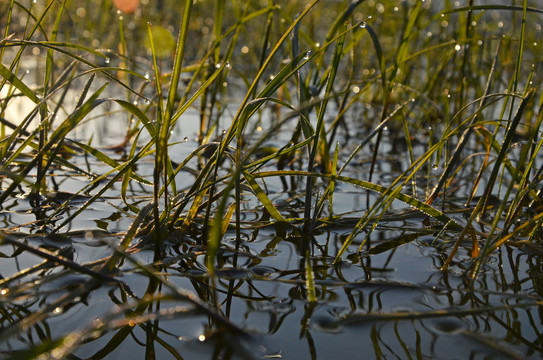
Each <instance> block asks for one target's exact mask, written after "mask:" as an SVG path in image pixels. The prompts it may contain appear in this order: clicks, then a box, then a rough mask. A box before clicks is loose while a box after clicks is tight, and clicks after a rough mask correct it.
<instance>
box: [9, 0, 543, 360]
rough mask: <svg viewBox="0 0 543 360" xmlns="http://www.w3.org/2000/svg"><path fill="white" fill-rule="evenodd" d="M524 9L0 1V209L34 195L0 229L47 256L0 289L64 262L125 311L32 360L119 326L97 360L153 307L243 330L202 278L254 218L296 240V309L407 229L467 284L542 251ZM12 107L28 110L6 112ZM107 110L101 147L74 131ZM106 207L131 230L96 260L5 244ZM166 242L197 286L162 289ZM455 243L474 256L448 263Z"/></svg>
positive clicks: (535, 90)
mask: <svg viewBox="0 0 543 360" xmlns="http://www.w3.org/2000/svg"><path fill="white" fill-rule="evenodd" d="M114 3H115V4H117V6H118V9H117V8H116V7H115V4H114ZM137 3H138V2H137V1H136V2H134V4H137ZM127 6H128V5H127ZM538 6H539V5H538V4H537V3H536V2H533V3H530V2H529V1H521V2H518V4H516V2H513V4H496V5H487V4H485V5H478V4H475V2H474V1H467V2H466V4H460V5H458V4H452V3H451V2H449V1H446V2H437V1H429V0H427V1H382V2H375V1H372V0H368V1H363V0H359V1H353V2H347V1H341V2H334V3H333V4H330V3H326V4H325V3H324V2H319V1H318V0H315V1H312V2H308V3H307V4H305V5H304V6H302V5H301V4H298V3H289V4H284V5H283V4H282V5H279V4H277V3H275V2H274V1H272V0H268V1H263V2H262V1H261V2H238V1H230V2H226V1H215V2H211V1H195V2H192V1H188V2H183V5H182V6H181V5H180V4H179V3H178V2H177V1H158V2H144V1H142V2H141V4H139V6H138V7H136V8H130V7H126V8H125V7H123V6H122V5H119V2H113V3H112V2H111V1H109V0H107V1H106V0H101V1H96V2H94V3H93V4H91V3H90V2H85V1H78V0H72V1H54V0H49V1H38V2H28V4H25V3H21V2H17V1H10V2H8V1H5V2H3V3H2V4H0V13H1V14H3V15H2V18H1V21H2V22H1V23H0V25H1V28H2V29H3V33H2V35H0V60H1V65H0V90H1V91H2V95H1V99H0V120H1V124H0V134H1V139H0V142H1V144H2V148H1V150H0V185H1V192H0V203H1V204H3V205H2V206H3V208H4V209H3V211H7V210H6V209H7V208H9V206H11V205H5V204H10V203H13V202H16V200H15V199H18V198H24V199H25V200H26V199H27V200H28V207H29V209H30V211H31V212H32V213H33V214H35V217H36V219H35V220H33V221H32V222H30V223H26V224H23V223H17V224H15V223H10V222H9V221H6V225H5V228H6V229H5V231H3V232H2V233H1V235H0V238H1V239H2V243H3V244H4V245H9V246H11V247H13V248H14V249H15V253H14V254H12V255H11V256H17V255H18V254H19V253H20V252H28V253H31V254H34V255H35V256H37V257H38V258H40V259H42V260H43V263H41V264H38V265H36V266H35V267H33V268H28V269H25V270H23V271H19V272H17V273H15V274H11V276H9V277H6V278H4V279H3V280H2V281H1V282H0V283H2V284H3V285H2V286H5V289H9V286H11V284H14V283H15V282H16V281H23V282H24V281H25V280H24V279H26V278H28V279H30V278H32V276H34V275H35V274H38V273H40V272H41V271H44V269H49V268H60V267H62V268H63V269H62V270H58V273H56V274H54V275H51V276H52V277H54V276H60V277H61V276H63V275H64V274H65V273H66V270H64V269H67V271H71V272H74V273H79V274H83V275H85V276H88V277H90V278H91V279H92V281H91V282H89V283H88V284H85V285H81V286H79V287H77V289H75V290H72V289H68V290H67V291H69V294H71V296H77V297H79V298H82V297H83V298H84V297H85V296H86V295H88V294H89V293H90V292H91V291H92V290H93V289H94V288H95V287H96V286H98V285H97V284H100V283H108V284H110V285H111V286H114V287H115V289H116V290H115V291H118V293H120V294H121V295H120V297H121V298H122V299H121V300H119V299H117V302H118V303H119V304H120V303H124V304H125V305H123V306H124V307H122V311H124V313H125V314H126V318H124V319H116V320H115V321H110V322H109V321H107V320H104V321H102V320H101V322H100V323H97V324H94V325H92V326H90V327H89V328H85V329H84V330H80V331H81V333H78V335H77V336H78V337H79V338H78V339H77V340H75V338H74V337H73V336H75V335H73V334H72V335H67V336H65V337H63V338H61V339H60V340H56V339H55V341H50V339H49V342H48V341H47V336H43V338H44V339H43V343H44V344H46V346H35V347H34V346H31V347H30V348H31V350H29V352H28V353H27V352H25V353H24V354H25V356H29V357H31V356H35V355H36V356H37V355H40V354H48V353H50V354H53V353H54V352H55V351H57V353H58V354H62V356H64V355H66V354H70V353H71V352H72V351H74V350H75V349H77V348H78V346H80V345H82V343H84V342H86V341H92V337H93V336H96V337H99V336H102V335H103V334H105V333H106V332H109V331H115V335H114V336H113V337H111V338H110V340H109V342H108V343H107V345H106V346H105V347H104V348H103V349H101V350H100V351H98V352H97V353H96V354H95V355H94V357H95V358H102V357H104V356H107V355H108V354H109V353H110V352H111V351H113V350H114V349H115V348H116V347H117V346H119V345H120V344H121V343H122V342H123V341H124V340H125V339H126V338H127V337H128V336H129V335H130V334H131V332H132V329H133V328H134V327H136V326H138V327H140V328H141V330H142V331H143V332H144V333H145V336H146V337H147V338H149V339H150V338H153V337H154V338H159V339H160V337H157V336H158V335H157V333H158V332H159V327H158V325H157V323H158V322H155V321H154V320H156V319H157V316H158V317H160V314H161V312H160V303H161V302H164V303H168V302H177V301H179V302H186V303H187V304H188V305H187V306H188V307H187V308H183V309H177V307H172V308H173V309H177V310H174V311H173V312H172V314H173V313H175V314H176V316H179V317H185V316H187V317H188V316H189V315H190V314H192V313H199V314H205V315H206V316H208V319H209V323H210V326H209V328H210V329H215V330H216V329H220V330H224V329H227V330H231V331H232V332H233V333H236V334H237V333H240V332H242V331H243V330H241V329H240V328H238V327H237V326H236V325H234V323H233V322H231V321H230V306H231V303H232V301H233V300H232V299H233V297H235V294H236V290H235V289H236V286H235V285H234V284H235V283H234V282H233V281H230V283H229V284H228V285H227V286H226V288H227V290H226V295H225V296H224V297H225V299H224V301H223V303H221V301H219V299H220V298H221V296H222V294H219V293H220V291H219V290H218V289H219V288H221V286H220V285H217V283H221V281H223V278H221V275H220V274H221V272H222V271H224V270H225V269H227V270H231V269H234V270H239V269H240V268H241V265H240V264H239V263H238V261H239V259H240V257H243V256H244V251H245V250H244V247H245V246H246V245H245V243H246V242H247V240H245V237H246V236H248V235H247V234H248V233H250V232H251V231H255V232H254V233H251V234H252V235H250V236H251V237H252V238H253V240H254V238H256V237H257V236H258V231H260V229H270V228H272V229H274V231H276V233H277V237H278V240H277V241H287V239H288V240H292V239H296V240H295V243H296V250H297V252H298V255H299V256H300V257H301V258H302V261H300V268H301V269H299V270H300V277H301V278H303V280H304V281H303V282H302V284H303V285H302V287H303V289H304V290H303V297H304V299H305V300H306V301H307V304H308V307H309V308H311V309H313V308H314V306H315V305H316V304H317V303H318V301H320V300H322V299H320V298H319V292H320V291H322V292H324V290H323V289H320V288H322V287H324V285H319V284H320V283H319V281H318V280H319V271H320V270H319V269H321V268H325V269H327V270H326V271H332V270H331V269H334V268H337V267H339V266H341V265H342V264H344V263H345V262H349V261H351V259H352V257H353V256H362V257H365V256H372V255H376V254H379V253H382V252H386V251H389V252H392V253H393V252H394V251H396V249H397V248H399V247H400V246H402V245H404V244H406V243H410V242H412V241H415V239H416V238H417V237H418V234H421V233H424V234H431V237H432V241H430V243H431V244H432V245H433V246H437V244H442V247H441V248H440V249H441V250H443V254H442V255H443V256H442V257H441V263H440V264H436V268H439V269H441V270H442V271H449V269H450V267H451V266H456V268H461V269H462V271H463V272H464V274H463V275H465V279H467V280H466V282H467V283H468V286H474V283H475V282H476V281H477V278H478V275H479V274H480V272H481V270H482V269H483V268H484V266H485V265H486V264H487V263H488V260H489V259H490V258H491V257H492V256H493V254H495V252H497V251H500V249H501V248H502V247H509V246H515V247H523V248H525V249H526V248H527V249H529V250H530V251H533V252H535V253H537V254H539V255H541V252H542V251H543V248H542V247H541V240H542V239H541V223H542V221H543V215H542V214H543V212H542V211H541V207H542V204H543V203H542V201H541V194H540V191H541V180H542V174H541V171H542V170H541V165H540V163H541V160H542V158H541V154H540V147H541V145H542V140H541V136H540V134H541V129H540V126H541V121H542V120H543V115H542V114H543V112H542V110H541V109H542V104H543V95H542V93H541V81H540V80H539V78H538V74H539V73H540V72H541V71H542V70H543V69H541V66H542V64H541V62H540V61H539V56H540V54H541V46H543V44H540V43H539V42H538V39H539V38H540V37H541V33H542V30H541V23H543V9H541V8H540V7H538ZM127 9H130V10H127ZM117 10H118V11H117ZM121 10H124V11H125V13H123V12H121ZM534 29H535V30H534ZM174 39H176V40H174ZM27 69H28V72H29V74H27ZM21 99H24V100H25V101H26V102H27V104H28V106H27V107H28V109H27V111H26V113H25V114H24V115H23V116H20V117H13V115H12V114H13V112H11V110H12V109H13V108H14V106H15V105H14V104H16V103H17V102H18V101H20V100H21ZM93 114H99V115H96V117H94V115H93ZM104 118H117V119H118V121H119V123H120V124H123V125H116V126H122V127H123V131H122V135H121V136H120V138H117V139H115V143H109V144H106V142H107V140H104V139H99V138H98V137H99V136H100V134H90V135H86V136H79V135H78V131H81V129H83V128H85V127H87V126H88V127H90V126H91V124H94V123H97V122H100V121H103V119H104ZM108 121H109V120H106V126H115V125H107V124H108ZM190 122H198V124H197V125H194V124H190ZM111 124H113V122H111ZM125 128H126V129H125ZM187 128H188V129H190V130H188V131H187V130H185V129H187ZM183 131H185V132H183ZM187 143H189V144H191V145H194V146H192V147H187ZM106 145H107V146H106ZM184 146H185V147H184ZM180 149H181V150H180ZM187 149H188V150H187ZM179 152H182V156H178V154H179ZM89 159H92V160H89ZM90 163H92V164H93V165H92V166H91V165H89V164H90ZM63 172H64V173H73V174H80V175H83V176H85V178H86V181H85V182H84V183H83V184H81V183H78V186H77V188H73V187H72V189H70V190H69V191H65V192H64V191H59V187H58V186H57V185H56V183H55V181H56V180H55V179H56V177H57V176H58V174H59V173H63ZM135 188H138V189H139V190H134V189H135ZM140 188H141V189H140ZM345 188H349V189H355V190H353V191H355V192H356V194H357V195H356V196H357V199H358V200H360V199H362V201H361V202H360V201H357V202H356V204H357V207H354V206H351V204H342V203H341V200H338V199H341V198H343V199H344V198H345V197H344V196H343V197H341V196H342V195H344V194H343V193H342V191H343V190H342V189H345ZM109 197H112V198H114V199H115V200H116V204H115V205H114V206H116V207H117V209H118V213H119V214H122V215H119V216H122V217H123V218H124V219H130V223H131V224H132V225H131V226H130V227H128V226H127V228H125V229H122V230H121V231H119V232H120V234H114V233H112V232H108V233H109V235H110V237H109V239H108V240H103V242H104V243H105V244H107V246H108V247H109V248H110V251H111V254H110V255H108V256H106V257H104V258H101V259H99V260H93V261H91V262H89V263H85V264H79V263H77V262H76V261H75V260H73V259H69V257H67V256H66V254H64V253H63V251H64V250H65V249H63V248H62V247H58V248H54V249H52V250H51V249H41V248H40V247H39V246H33V245H31V244H28V243H27V241H26V240H25V237H24V236H20V235H21V233H26V234H27V235H28V236H29V237H34V236H40V237H42V238H43V239H47V240H48V241H52V242H54V241H55V240H54V239H58V238H59V237H68V238H69V237H71V236H72V235H71V233H70V231H71V230H70V229H71V227H74V226H75V227H77V225H76V224H77V223H78V221H81V220H80V219H81V218H84V217H85V216H86V214H88V213H90V212H91V211H92V209H93V208H94V207H99V206H100V205H99V204H102V203H103V201H104V198H108V199H109ZM458 213H462V214H463V216H458ZM404 217H412V218H415V219H418V229H417V232H416V236H412V235H413V234H410V235H409V236H407V237H402V238H400V239H393V240H391V241H385V242H380V243H377V244H375V243H374V242H373V241H372V234H374V233H375V231H377V230H378V229H379V228H380V227H382V226H383V224H386V223H389V222H394V221H399V220H401V219H404ZM103 227H105V228H106V229H107V227H108V225H107V224H106V225H104V226H103ZM334 227H340V228H343V229H346V232H345V234H343V236H342V237H341V241H339V242H336V243H335V244H333V246H332V244H329V243H326V244H323V243H322V242H320V241H319V240H318V236H319V235H320V234H322V233H323V232H326V231H331V230H330V229H333V228H334ZM376 229H377V230H376ZM86 230H87V232H89V231H90V230H89V229H86ZM92 234H94V233H92ZM92 234H91V235H92ZM91 235H89V237H91V238H92V237H93V236H94V235H92V236H91ZM52 239H53V240H52ZM112 239H113V240H115V241H113V240H112ZM187 239H190V240H187ZM293 241H294V240H293ZM185 242H189V243H191V244H193V245H191V247H190V251H186V252H184V251H183V249H182V248H183V247H184V246H185V244H186V243H185ZM172 247H173V248H177V249H181V250H179V254H178V260H180V261H182V262H183V264H184V266H185V268H186V270H187V271H188V269H190V270H191V271H195V270H198V271H202V274H203V275H202V278H199V279H198V281H196V280H194V281H193V282H194V283H197V282H199V283H198V284H199V285H198V286H195V292H196V293H197V295H196V294H194V293H192V292H190V291H188V290H184V289H183V288H182V287H181V286H178V285H176V284H175V283H174V282H172V281H170V280H168V278H167V276H166V275H167V274H168V273H169V271H171V269H170V268H169V267H168V265H167V258H168V255H167V254H168V253H169V251H170V250H169V249H171V248H172ZM144 249H151V252H152V261H149V263H144V262H143V261H142V260H141V259H139V258H138V257H137V256H136V254H137V253H139V252H141V251H143V250H144ZM270 249H271V245H270ZM270 249H268V250H270ZM461 249H462V250H461ZM185 250H186V249H185ZM317 250H319V251H320V252H321V253H322V254H323V256H322V257H319V256H317ZM459 251H464V253H465V254H468V257H469V258H471V259H468V260H464V262H465V261H467V262H469V264H467V265H461V266H459V265H458V263H459V262H460V260H459V253H458V252H459ZM230 252H231V253H232V254H233V255H232V256H231V259H230V258H228V259H227V260H225V259H226V258H227V255H225V254H227V253H230ZM202 258H203V260H202ZM464 259H465V258H464ZM127 263H130V264H131V266H132V267H131V270H130V271H133V272H135V273H137V274H143V275H144V276H146V278H147V279H148V285H147V289H146V290H145V294H144V295H143V296H140V297H138V295H136V294H134V293H133V292H132V290H130V289H129V286H128V285H127V284H126V283H124V282H123V281H122V280H120V279H119V278H118V276H117V275H118V274H122V273H123V272H124V271H126V270H125V269H126V266H127V265H126V264H127ZM318 263H320V264H318ZM204 269H205V271H203V270H204ZM326 271H325V272H326ZM59 274H60V275H59ZM321 280H322V279H321ZM29 281H30V280H29ZM51 281H53V278H51ZM37 286H38V285H36V287H32V288H33V289H36V291H37V292H39V291H38V290H37ZM17 291H19V290H17ZM13 293H14V292H10V294H9V296H13V297H12V298H11V299H12V300H15V299H18V296H20V293H17V292H16V291H15V293H16V295H11V294H13ZM6 294H8V292H6V293H3V294H2V295H6ZM129 299H131V300H132V301H133V303H134V304H133V306H132V307H131V306H129V305H126V304H127V303H128V302H129V301H128V300H129ZM69 306H70V303H69V301H68V300H66V298H63V299H59V300H56V301H54V302H51V303H49V304H48V306H47V307H44V308H42V309H40V310H39V311H32V315H24V314H20V315H18V316H19V319H18V320H17V321H14V322H13V324H14V325H12V326H11V327H6V330H5V331H4V332H3V334H7V331H8V330H9V331H11V329H13V328H15V327H16V331H15V332H14V333H13V334H21V333H23V332H24V331H25V330H26V329H28V328H32V327H39V326H40V325H39V324H40V321H41V319H43V318H46V317H47V316H49V315H50V314H52V313H54V311H55V310H56V309H58V308H62V309H65V308H69ZM10 311H11V313H12V314H14V311H15V310H13V309H12V310H10ZM311 311H313V310H311ZM311 311H309V312H308V314H309V315H308V316H310V314H311ZM48 314H49V315H48ZM157 314H158V315H157ZM422 317H424V316H422ZM210 331H211V330H210ZM42 332H43V331H42ZM302 332H303V333H306V332H308V330H307V329H304V330H303V331H302ZM44 333H46V331H45V332H44ZM221 336H222V335H221ZM231 340H232V338H225V339H221V341H220V343H221V344H222V345H221V346H223V347H222V348H221V350H220V351H224V353H225V354H231V352H233V351H234V350H233V349H235V345H236V341H238V340H236V341H234V345H232V346H230V345H225V344H228V342H229V341H231ZM159 342H160V343H161V345H163V346H164V347H165V348H168V345H167V344H166V342H164V341H162V340H160V341H159ZM165 344H166V345H165ZM149 346H150V345H149ZM168 351H169V352H170V353H171V354H173V355H174V356H180V355H179V354H177V353H176V351H175V350H174V349H171V348H168ZM220 351H219V352H220ZM146 352H147V354H154V349H153V348H152V347H147V348H146ZM240 353H241V355H242V356H246V355H247V354H245V353H244V351H242V350H240ZM149 356H151V355H149ZM247 356H248V357H250V355H247Z"/></svg>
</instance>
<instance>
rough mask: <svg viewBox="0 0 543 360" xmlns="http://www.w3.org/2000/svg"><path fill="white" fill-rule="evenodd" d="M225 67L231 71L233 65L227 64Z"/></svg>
mask: <svg viewBox="0 0 543 360" xmlns="http://www.w3.org/2000/svg"><path fill="white" fill-rule="evenodd" d="M224 67H225V68H227V69H231V68H232V65H230V63H229V62H227V63H226V64H224Z"/></svg>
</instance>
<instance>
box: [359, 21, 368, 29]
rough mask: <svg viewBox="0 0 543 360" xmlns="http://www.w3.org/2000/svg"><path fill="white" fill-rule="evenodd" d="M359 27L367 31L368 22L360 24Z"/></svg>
mask: <svg viewBox="0 0 543 360" xmlns="http://www.w3.org/2000/svg"><path fill="white" fill-rule="evenodd" d="M358 27H359V28H361V29H365V28H366V22H365V21H362V22H361V23H360V25H358Z"/></svg>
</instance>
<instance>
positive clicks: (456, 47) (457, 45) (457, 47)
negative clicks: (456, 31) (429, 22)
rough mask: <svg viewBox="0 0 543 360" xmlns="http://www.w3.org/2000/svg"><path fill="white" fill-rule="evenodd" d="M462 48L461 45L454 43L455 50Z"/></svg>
mask: <svg viewBox="0 0 543 360" xmlns="http://www.w3.org/2000/svg"><path fill="white" fill-rule="evenodd" d="M461 49H462V46H460V45H459V44H456V46H455V47H454V50H456V51H460V50H461Z"/></svg>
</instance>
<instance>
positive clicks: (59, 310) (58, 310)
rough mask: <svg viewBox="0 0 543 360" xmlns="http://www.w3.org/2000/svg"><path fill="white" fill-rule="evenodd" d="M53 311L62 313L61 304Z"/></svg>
mask: <svg viewBox="0 0 543 360" xmlns="http://www.w3.org/2000/svg"><path fill="white" fill-rule="evenodd" d="M53 312H54V313H55V314H62V312H63V310H62V308H61V307H60V306H59V307H57V308H55V310H53Z"/></svg>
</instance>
